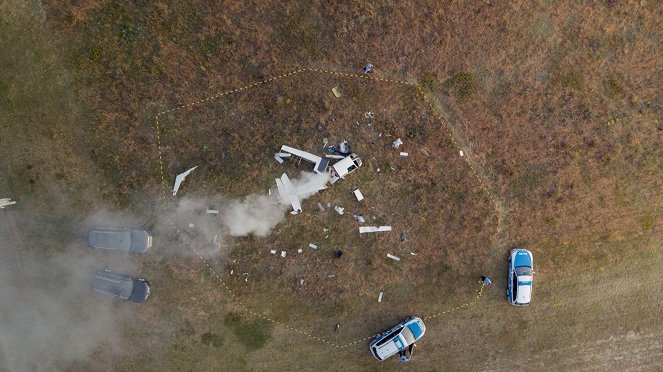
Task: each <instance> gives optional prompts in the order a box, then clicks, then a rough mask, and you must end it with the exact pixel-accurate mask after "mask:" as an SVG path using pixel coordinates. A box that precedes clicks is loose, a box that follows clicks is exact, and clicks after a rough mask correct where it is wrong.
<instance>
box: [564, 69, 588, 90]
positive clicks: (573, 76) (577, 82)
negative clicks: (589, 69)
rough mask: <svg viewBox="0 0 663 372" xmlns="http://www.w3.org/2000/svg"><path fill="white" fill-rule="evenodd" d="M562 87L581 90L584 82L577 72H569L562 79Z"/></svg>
mask: <svg viewBox="0 0 663 372" xmlns="http://www.w3.org/2000/svg"><path fill="white" fill-rule="evenodd" d="M562 85H563V86H565V87H566V88H571V89H575V90H582V88H583V87H584V86H585V80H584V79H583V77H582V74H581V73H580V72H579V71H571V72H570V73H568V74H566V75H564V77H562Z"/></svg>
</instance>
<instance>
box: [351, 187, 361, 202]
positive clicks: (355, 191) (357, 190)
mask: <svg viewBox="0 0 663 372" xmlns="http://www.w3.org/2000/svg"><path fill="white" fill-rule="evenodd" d="M352 192H353V193H354V194H355V197H356V198H357V201H362V200H364V195H362V194H361V191H359V189H354V190H352Z"/></svg>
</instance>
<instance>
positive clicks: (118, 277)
mask: <svg viewBox="0 0 663 372" xmlns="http://www.w3.org/2000/svg"><path fill="white" fill-rule="evenodd" d="M90 286H91V287H92V290H93V291H95V292H97V293H101V294H103V295H106V296H111V297H119V298H121V299H123V300H128V301H131V302H137V303H142V302H145V300H147V297H149V296H150V285H149V283H148V282H147V281H145V279H134V278H132V277H130V276H128V275H123V274H118V273H114V272H112V271H110V270H103V271H97V272H96V273H94V278H92V283H91V284H90Z"/></svg>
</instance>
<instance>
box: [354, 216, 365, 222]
mask: <svg viewBox="0 0 663 372" xmlns="http://www.w3.org/2000/svg"><path fill="white" fill-rule="evenodd" d="M354 217H355V220H357V221H358V222H359V223H364V222H366V219H364V216H362V215H361V214H355V215H354Z"/></svg>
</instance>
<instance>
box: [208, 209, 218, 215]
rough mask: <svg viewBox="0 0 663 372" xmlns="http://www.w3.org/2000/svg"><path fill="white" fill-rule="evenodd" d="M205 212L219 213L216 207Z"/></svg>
mask: <svg viewBox="0 0 663 372" xmlns="http://www.w3.org/2000/svg"><path fill="white" fill-rule="evenodd" d="M207 214H219V210H218V209H208V210H207Z"/></svg>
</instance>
